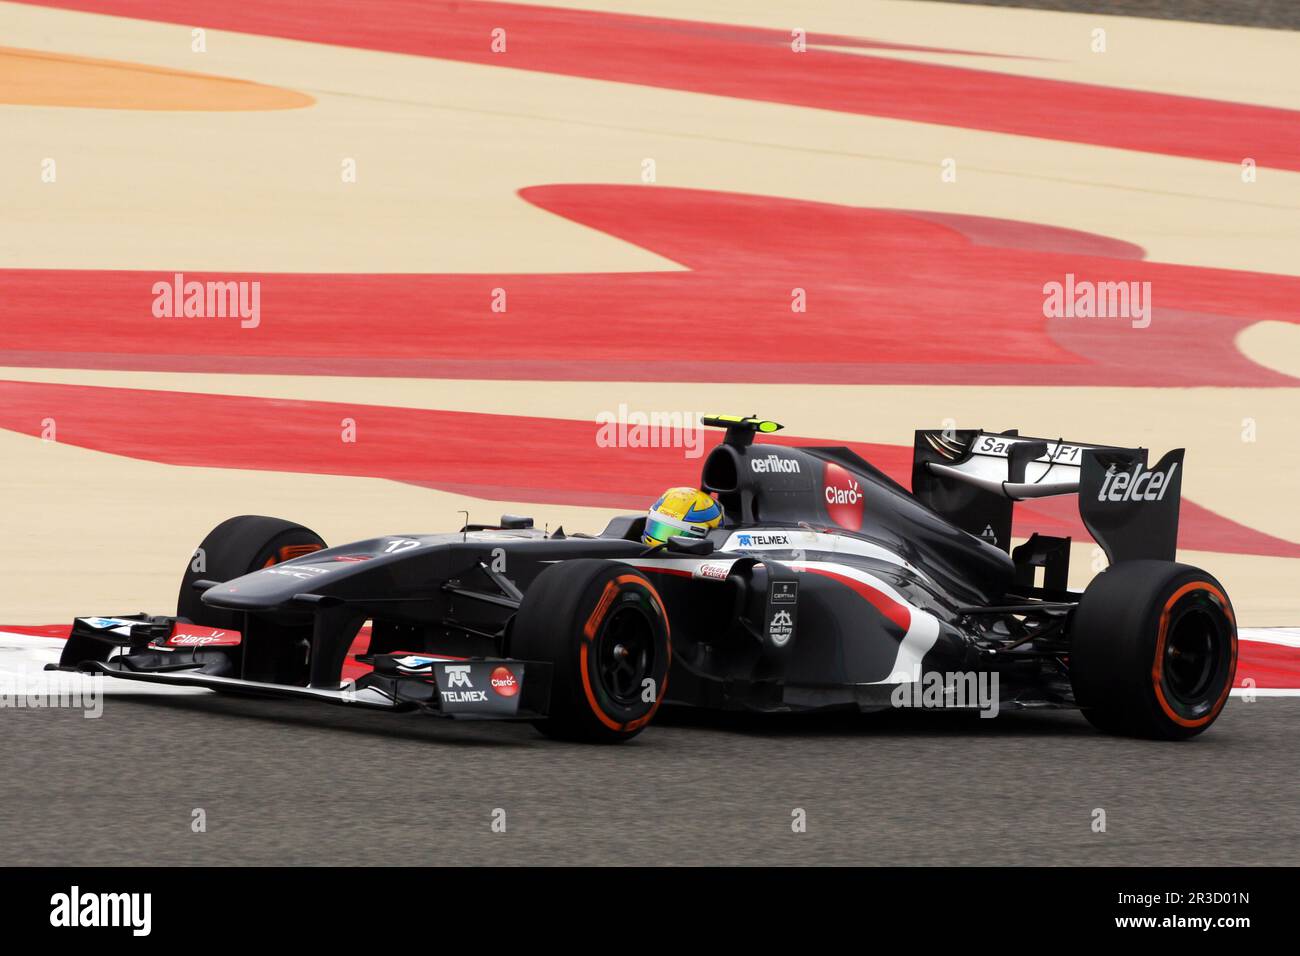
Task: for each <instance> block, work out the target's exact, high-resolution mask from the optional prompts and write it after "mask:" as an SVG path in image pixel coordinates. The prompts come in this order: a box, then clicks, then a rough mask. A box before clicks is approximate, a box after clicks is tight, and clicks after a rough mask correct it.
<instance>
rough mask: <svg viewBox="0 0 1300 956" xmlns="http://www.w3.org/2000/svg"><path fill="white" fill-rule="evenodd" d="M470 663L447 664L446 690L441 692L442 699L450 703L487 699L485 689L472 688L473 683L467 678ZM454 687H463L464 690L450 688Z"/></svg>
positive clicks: (470, 702)
mask: <svg viewBox="0 0 1300 956" xmlns="http://www.w3.org/2000/svg"><path fill="white" fill-rule="evenodd" d="M469 672H470V665H468V664H448V665H447V666H446V668H445V673H446V675H447V690H444V691H443V692H442V699H443V700H445V701H447V702H448V703H451V704H472V703H475V702H476V701H484V700H487V691H485V690H474V684H473V683H472V682H471V681H470V679H469ZM454 687H464V688H465V690H452V688H454Z"/></svg>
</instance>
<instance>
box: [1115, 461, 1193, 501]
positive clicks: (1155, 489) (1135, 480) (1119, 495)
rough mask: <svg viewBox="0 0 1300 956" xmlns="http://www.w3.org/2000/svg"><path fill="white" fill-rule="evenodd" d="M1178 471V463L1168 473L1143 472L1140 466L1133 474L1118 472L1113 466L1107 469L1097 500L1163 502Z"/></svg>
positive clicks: (1171, 466) (1170, 467)
mask: <svg viewBox="0 0 1300 956" xmlns="http://www.w3.org/2000/svg"><path fill="white" fill-rule="evenodd" d="M1177 470H1178V462H1174V463H1173V464H1172V465H1170V466H1169V470H1168V471H1143V469H1142V466H1141V465H1140V464H1139V465H1138V466H1137V469H1136V470H1135V471H1133V472H1127V471H1119V472H1117V471H1116V470H1115V466H1114V465H1111V466H1110V467H1109V468H1108V469H1106V477H1105V478H1104V479H1102V482H1101V491H1099V492H1097V500H1098V501H1163V500H1164V497H1165V492H1166V491H1168V490H1169V486H1170V485H1171V484H1172V483H1173V480H1174V472H1176V471H1177Z"/></svg>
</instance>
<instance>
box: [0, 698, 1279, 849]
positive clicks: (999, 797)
mask: <svg viewBox="0 0 1300 956" xmlns="http://www.w3.org/2000/svg"><path fill="white" fill-rule="evenodd" d="M6 717H7V718H8V719H6V721H5V724H4V728H5V734H4V737H3V739H2V740H0V766H2V767H4V768H5V772H4V774H3V776H2V777H0V865H14V864H31V863H40V864H68V865H115V864H166V865H183V864H227V865H239V864H245V865H258V864H320V865H338V864H488V863H495V864H505V865H517V864H525V863H535V864H596V863H625V864H715V863H736V864H756V865H764V864H768V865H771V864H787V863H820V864H873V863H880V864H924V865H952V864H992V865H1000V864H1086V865H1099V866H1100V865H1156V864H1167V865H1179V864H1202V865H1205V864H1227V865H1232V864H1253V863H1273V864H1282V863H1294V862H1295V859H1294V856H1293V854H1294V847H1295V846H1296V845H1297V841H1298V840H1300V802H1298V801H1297V800H1296V799H1295V794H1296V793H1297V792H1298V791H1300V759H1297V758H1298V756H1300V754H1298V753H1297V751H1298V750H1300V742H1298V740H1300V737H1298V735H1297V734H1296V733H1295V728H1296V726H1297V719H1298V718H1300V699H1296V698H1260V699H1258V700H1256V701H1254V702H1251V703H1246V702H1243V701H1241V700H1237V699H1234V700H1232V701H1231V702H1230V703H1229V705H1228V708H1227V710H1226V712H1225V714H1224V716H1223V717H1222V718H1221V720H1220V721H1219V723H1218V724H1217V725H1216V726H1215V727H1214V728H1213V729H1212V730H1211V731H1210V732H1209V733H1207V734H1206V735H1204V736H1203V737H1201V738H1200V739H1198V740H1196V741H1193V742H1191V743H1186V744H1160V743H1149V742H1138V741H1129V740H1121V739H1115V738H1108V737H1104V736H1101V735H1099V734H1097V733H1095V732H1093V731H1092V730H1091V728H1090V727H1088V726H1087V725H1086V724H1085V723H1084V721H1083V719H1082V718H1081V717H1080V716H1078V715H1076V714H1070V713H1042V712H1037V713H1032V714H1028V713H1017V714H1014V715H1004V716H1002V717H999V718H998V719H995V720H980V719H978V718H975V717H967V716H963V715H957V714H946V713H945V714H936V713H929V714H924V713H908V714H901V713H893V714H888V715H883V716H879V715H878V716H874V717H857V716H852V717H848V716H827V717H814V718H802V719H794V718H786V717H781V718H766V719H758V718H750V717H745V718H732V717H724V718H718V717H715V716H697V715H693V714H668V715H666V716H665V715H661V717H665V719H663V720H662V722H656V725H655V726H654V727H652V728H651V729H650V730H649V732H647V733H646V734H644V735H642V737H641V738H639V739H638V740H636V741H634V742H633V743H631V744H628V745H624V746H622V747H613V748H610V747H602V748H592V747H584V746H579V745H571V744H558V743H554V742H550V741H547V740H545V739H543V738H542V737H540V736H539V735H538V734H537V733H536V731H535V730H534V729H533V728H531V727H529V726H527V725H523V724H512V725H507V724H484V723H478V724H469V723H453V722H450V721H444V720H435V719H429V718H421V717H417V716H405V715H403V716H392V715H385V714H378V713H364V712H356V711H349V710H344V709H343V708H337V707H331V706H328V705H318V704H314V703H292V702H266V701H253V700H242V699H235V698H224V697H219V696H216V695H197V696H193V697H169V698H160V697H154V698H144V697H112V698H109V699H107V700H106V702H105V709H104V714H103V716H102V717H101V718H100V719H98V720H87V719H84V718H83V717H82V716H81V714H80V713H79V712H77V711H69V710H44V711H12V712H10V713H9V714H7V715H6ZM498 808H500V809H503V810H504V811H505V823H506V831H505V832H504V833H499V832H493V829H492V820H493V814H494V810H496V809H498ZM795 808H802V809H803V810H804V811H806V815H807V816H806V818H807V830H806V832H804V833H795V832H792V828H791V821H792V812H793V811H794V810H795ZM1096 808H1101V809H1104V810H1105V812H1106V832H1105V833H1094V832H1092V829H1091V823H1092V819H1093V811H1094V810H1095V809H1096ZM196 809H202V810H203V811H204V814H205V816H206V824H207V829H206V832H202V833H195V832H192V828H191V821H192V819H193V818H194V811H195V810H196Z"/></svg>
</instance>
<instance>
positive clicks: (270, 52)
mask: <svg viewBox="0 0 1300 956" xmlns="http://www.w3.org/2000/svg"><path fill="white" fill-rule="evenodd" d="M653 6H654V8H655V9H657V10H661V11H662V13H663V14H664V15H673V14H674V11H676V10H677V9H678V6H662V7H661V6H660V5H658V4H655V5H653ZM679 6H684V5H679ZM649 7H650V5H646V6H645V7H644V8H643V9H642V11H641V12H647V11H648V10H649ZM715 9H716V15H717V16H718V17H720V18H721V19H722V21H723V22H728V21H729V20H730V22H744V21H745V20H747V19H748V20H750V21H754V20H762V22H763V23H764V24H765V25H769V26H779V25H780V24H781V22H782V21H783V20H785V19H786V14H784V13H782V12H780V11H781V10H783V9H784V8H783V7H781V6H780V5H777V4H774V3H770V2H768V3H759V4H757V5H756V6H753V7H750V6H748V5H746V6H742V5H740V4H737V5H735V7H734V8H731V7H725V8H724V7H718V8H713V7H710V8H707V9H700V10H697V11H696V13H695V14H694V15H695V16H696V17H703V16H706V15H713V13H712V12H711V11H715ZM746 11H748V13H746ZM760 14H762V15H761V16H760ZM798 15H799V18H800V21H801V23H800V25H801V27H802V28H804V29H808V30H815V31H816V30H820V31H841V32H850V33H856V34H859V35H863V36H868V37H881V38H884V39H889V40H893V41H901V42H912V43H940V44H953V45H960V46H962V47H963V48H976V49H988V50H991V51H998V52H1001V51H1005V50H1008V49H1010V50H1011V51H1012V52H1017V53H1026V52H1032V51H1037V52H1038V54H1039V55H1049V56H1051V57H1053V58H1055V60H1054V63H1046V62H1043V63H1030V62H1028V61H1011V60H994V59H989V58H980V60H979V65H980V66H981V67H982V68H996V69H1003V70H1007V71H1016V72H1025V71H1029V70H1038V71H1042V70H1047V69H1048V67H1050V68H1051V69H1052V70H1053V71H1056V73H1059V74H1061V75H1062V76H1064V77H1067V78H1072V79H1077V80H1084V81H1089V82H1093V81H1097V80H1099V79H1106V80H1107V81H1108V82H1112V83H1115V84H1116V85H1131V86H1134V87H1141V88H1159V87H1160V86H1161V85H1162V84H1164V85H1165V86H1167V85H1168V83H1169V82H1170V78H1181V82H1182V83H1183V85H1185V86H1187V85H1194V84H1199V88H1200V89H1201V91H1202V92H1203V93H1204V94H1205V95H1221V96H1226V95H1228V94H1233V95H1237V94H1240V98H1242V99H1243V100H1246V101H1250V100H1252V99H1253V100H1268V101H1270V102H1279V103H1281V102H1286V103H1288V104H1290V105H1295V104H1296V103H1300V67H1298V66H1297V64H1298V63H1300V58H1292V59H1291V60H1290V61H1287V60H1286V59H1285V58H1284V56H1283V53H1284V52H1285V51H1279V50H1277V48H1276V47H1277V43H1278V41H1277V39H1276V35H1275V34H1273V33H1272V32H1270V31H1248V30H1247V31H1243V30H1241V29H1240V28H1231V27H1222V28H1217V27H1216V28H1205V27H1199V26H1198V27H1195V28H1193V27H1191V26H1189V25H1185V24H1176V23H1156V22H1154V21H1152V22H1147V21H1118V22H1119V24H1120V26H1118V27H1115V26H1112V29H1127V30H1133V31H1139V32H1138V33H1137V34H1135V35H1132V36H1130V38H1129V40H1128V42H1127V43H1120V42H1118V38H1116V41H1115V42H1112V44H1111V48H1110V52H1108V53H1106V54H1102V55H1097V54H1091V53H1088V52H1087V50H1086V47H1085V48H1084V49H1082V50H1076V49H1075V45H1074V44H1073V40H1071V41H1070V43H1066V42H1065V40H1066V39H1068V38H1070V37H1073V36H1074V33H1075V32H1076V31H1078V30H1079V29H1081V27H1082V26H1084V25H1086V24H1084V23H1080V22H1077V21H1076V20H1075V19H1074V18H1073V17H1071V16H1069V15H1052V16H1046V17H1045V16H1043V15H1040V14H1035V15H1030V16H1026V14H1025V12H1024V11H1014V10H987V11H984V10H979V11H974V10H971V9H968V8H953V7H944V6H937V5H931V4H898V5H893V4H889V5H875V6H874V7H873V6H867V7H864V8H863V9H862V10H860V11H855V10H854V9H853V6H852V5H851V4H847V3H837V4H833V5H829V6H825V7H824V8H823V7H820V6H819V8H818V9H816V10H808V9H801V10H799V14H798ZM1055 16H1060V17H1064V18H1065V19H1063V20H1060V21H1057V20H1056V19H1054V17H1055ZM0 17H3V19H4V22H5V28H6V37H5V43H6V45H8V46H11V47H16V48H26V49H36V50H50V51H55V52H61V53H68V54H75V55H79V56H89V57H102V58H109V59H115V60H131V61H137V62H141V63H146V64H152V65H155V66H160V67H166V68H171V69H178V70H186V71H189V72H204V73H211V74H215V75H220V76H226V77H233V78H239V79H244V80H249V81H254V82H258V83H263V84H266V85H269V86H276V87H283V88H286V89H291V90H298V91H301V92H304V93H306V94H308V95H310V96H312V97H314V98H315V99H316V100H317V101H318V102H317V104H316V105H315V106H313V107H309V108H306V109H301V110H288V111H275V112H273V113H266V112H262V113H243V114H240V113H159V112H136V113H132V112H125V111H117V110H114V111H94V110H80V109H70V108H49V107H23V106H7V107H0V130H3V134H0V135H3V138H4V146H5V148H4V150H3V151H0V204H3V207H4V208H5V209H6V217H5V222H4V224H3V225H0V267H6V266H7V267H31V268H86V269H92V268H104V269H156V268H176V269H200V268H202V269H209V270H229V271H252V272H267V271H269V272H273V271H357V272H489V273H491V272H556V271H569V272H574V271H576V272H584V271H620V270H645V269H673V268H677V267H676V266H675V265H674V264H673V263H670V262H668V261H666V260H664V259H662V258H661V257H659V256H656V255H654V254H653V253H651V252H648V251H645V250H641V249H638V248H636V247H634V246H632V245H630V244H627V243H624V242H622V241H620V240H616V239H612V238H610V237H608V236H605V235H602V234H600V233H597V232H595V231H593V230H589V229H587V228H585V227H583V226H579V225H576V224H574V223H570V222H567V221H565V220H563V219H562V218H560V217H556V216H552V215H550V214H548V213H545V212H543V211H541V210H539V209H536V208H534V207H531V206H529V205H528V204H527V203H525V202H524V201H523V200H522V199H520V198H519V197H518V196H517V195H516V192H517V190H519V189H520V188H522V187H524V186H529V185H536V184H541V183H555V182H584V183H586V182H590V183H628V184H639V183H640V173H641V163H642V160H643V159H645V158H652V159H654V160H655V162H656V168H657V184H658V185H661V186H679V187H690V188H704V189H718V190H729V191H737V192H748V193H757V194H766V195H773V196H785V197H791V198H799V199H806V200H815V201H820V202H836V203H845V204H849V205H859V206H888V207H901V208H914V209H923V210H932V211H947V212H957V213H965V214H972V215H983V216H999V217H1006V218H1020V219H1025V220H1030V221H1035V222H1042V223H1047V224H1051V225H1056V226H1062V227H1067V228H1073V229H1081V230H1085V231H1089V232H1097V233H1102V234H1105V235H1111V236H1115V237H1116V238H1120V239H1124V240H1127V241H1130V242H1135V243H1138V244H1140V245H1141V246H1143V247H1144V248H1145V249H1147V250H1148V254H1149V258H1151V259H1153V260H1158V261H1163V262H1170V263H1179V264H1187V265H1197V266H1218V267H1227V268H1234V269H1251V270H1258V271H1266V272H1277V273H1282V274H1291V275H1296V274H1300V259H1297V257H1296V256H1295V254H1294V250H1295V249H1296V247H1297V243H1298V242H1300V214H1298V213H1300V173H1293V172H1281V171H1275V170H1261V171H1260V175H1259V179H1258V181H1257V182H1254V183H1243V182H1242V181H1241V175H1240V170H1239V168H1238V167H1237V166H1236V165H1233V164H1223V163H1212V162H1206V161H1201V160H1191V159H1180V158H1172V157H1164V156H1154V155H1146V154H1139V153H1130V152H1126V151H1122V150H1114V149H1107V148H1102V147H1089V146H1082V145H1078V144H1069V143H1056V142H1048V141H1040V140H1034V139H1031V138H1028V137H1019V136H1010V135H1005V134H999V133H987V132H979V131H973V130H961V129H954V128H946V127H939V126H932V125H927V124H921V123H912V122H905V121H900V120H885V119H877V118H873V117H863V116H850V115H845V114H838V113H833V112H829V111H824V110H815V109H804V108H797V107H790V106H783V105H778V104H771V103H753V102H748V101H744V100H739V99H729V98H726V97H716V96H702V95H699V94H693V93H685V92H675V91H669V90H657V89H648V88H642V87H636V86H632V85H627V84H618V83H608V82H602V81H596V80H586V79H577V78H571V77H561V76H550V75H547V74H542V73H533V72H526V71H520V70H513V69H509V68H508V67H505V66H503V67H491V66H479V65H473V64H460V63H450V62H442V61H437V60H430V59H424V58H420V57H414V56H405V55H398V54H390V53H375V52H369V51H363V50H352V49H345V48H339V47H331V46H325V45H319V44H310V43H301V42H295V41H287V40H280V39H274V38H267V37H256V36H249V35H243V34H235V33H224V32H220V31H210V32H209V33H208V36H207V52H206V53H202V54H196V53H193V52H191V48H190V33H189V29H188V28H185V27H181V26H175V25H169V24H157V23H149V22H145V21H138V20H130V19H125V18H116V17H104V16H96V15H90V14H83V13H74V12H69V11H61V10H47V9H42V8H38V7H27V6H22V5H16V4H7V3H0ZM1085 19H1086V18H1085ZM1103 19H1104V18H1103ZM955 23H962V24H965V26H964V27H963V28H962V29H956V28H955V26H954V24H955ZM1207 31H1209V32H1207ZM1214 31H1221V33H1222V36H1223V37H1224V38H1225V39H1221V40H1220V41H1219V42H1220V44H1221V46H1222V49H1221V50H1220V51H1219V54H1218V55H1217V57H1213V58H1211V57H1208V56H1207V55H1205V54H1204V49H1205V45H1206V43H1209V42H1210V41H1209V39H1208V38H1209V37H1211V36H1213V35H1218V34H1217V33H1215V32H1214ZM1288 36H1289V35H1288ZM1040 46H1045V47H1046V50H1045V51H1044V50H1038V47H1040ZM1252 53H1256V54H1257V55H1256V56H1255V57H1254V58H1252V56H1251V54H1252ZM792 55H793V54H792ZM961 59H962V60H963V62H965V61H969V60H971V59H972V58H969V57H963V58H961ZM1207 59H1208V60H1210V61H1211V62H1210V64H1209V67H1208V69H1209V72H1208V73H1207V74H1206V75H1205V76H1204V77H1202V75H1201V72H1200V71H1201V70H1202V68H1203V67H1205V66H1206V61H1207ZM502 61H503V63H508V54H506V55H505V56H503V58H502ZM1100 63H1106V64H1114V66H1113V67H1108V68H1107V69H1109V70H1110V71H1111V72H1110V73H1108V74H1107V75H1106V76H1105V77H1100V76H1099V75H1098V72H1099V70H1100V69H1101V68H1100V66H1099V64H1100ZM1123 64H1128V66H1127V67H1125V66H1123ZM1054 75H1055V74H1054ZM1243 77H1245V78H1246V79H1243ZM1255 77H1259V78H1260V79H1259V80H1258V84H1255V83H1254V81H1253V80H1251V79H1250V78H1255ZM1265 77H1266V79H1264V78H1265ZM1157 80H1159V82H1157ZM1216 84H1220V85H1216ZM1254 85H1258V86H1259V87H1260V91H1259V93H1258V95H1255V96H1249V95H1246V94H1248V93H1249V92H1250V91H1249V89H1241V87H1242V86H1246V87H1253V86H1254ZM1178 91H1179V92H1185V90H1182V89H1180V90H1178ZM45 158H53V159H55V160H56V162H57V164H58V180H57V182H55V183H42V182H41V180H40V172H41V163H42V160H43V159H45ZM348 158H350V159H354V160H355V161H356V163H357V182H355V183H345V182H343V177H342V163H343V161H344V160H345V159H348ZM949 158H951V159H954V160H955V161H956V163H957V172H958V175H957V181H956V182H953V183H944V182H942V181H941V179H940V164H941V163H942V162H943V161H944V160H945V159H949ZM647 188H651V187H647Z"/></svg>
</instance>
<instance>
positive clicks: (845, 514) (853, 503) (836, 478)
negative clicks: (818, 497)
mask: <svg viewBox="0 0 1300 956" xmlns="http://www.w3.org/2000/svg"><path fill="white" fill-rule="evenodd" d="M822 494H823V495H824V496H825V499H826V513H827V515H829V516H830V519H831V520H832V521H834V522H835V523H836V524H837V525H839V526H840V527H841V528H848V529H849V530H850V531H860V530H862V505H863V502H864V500H865V496H864V495H863V494H862V485H861V484H860V483H859V482H858V479H856V478H854V477H853V475H851V474H849V472H848V471H846V470H845V469H844V468H841V467H840V466H839V465H836V464H833V463H830V462H828V463H827V464H826V475H825V487H824V488H823V490H822Z"/></svg>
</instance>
